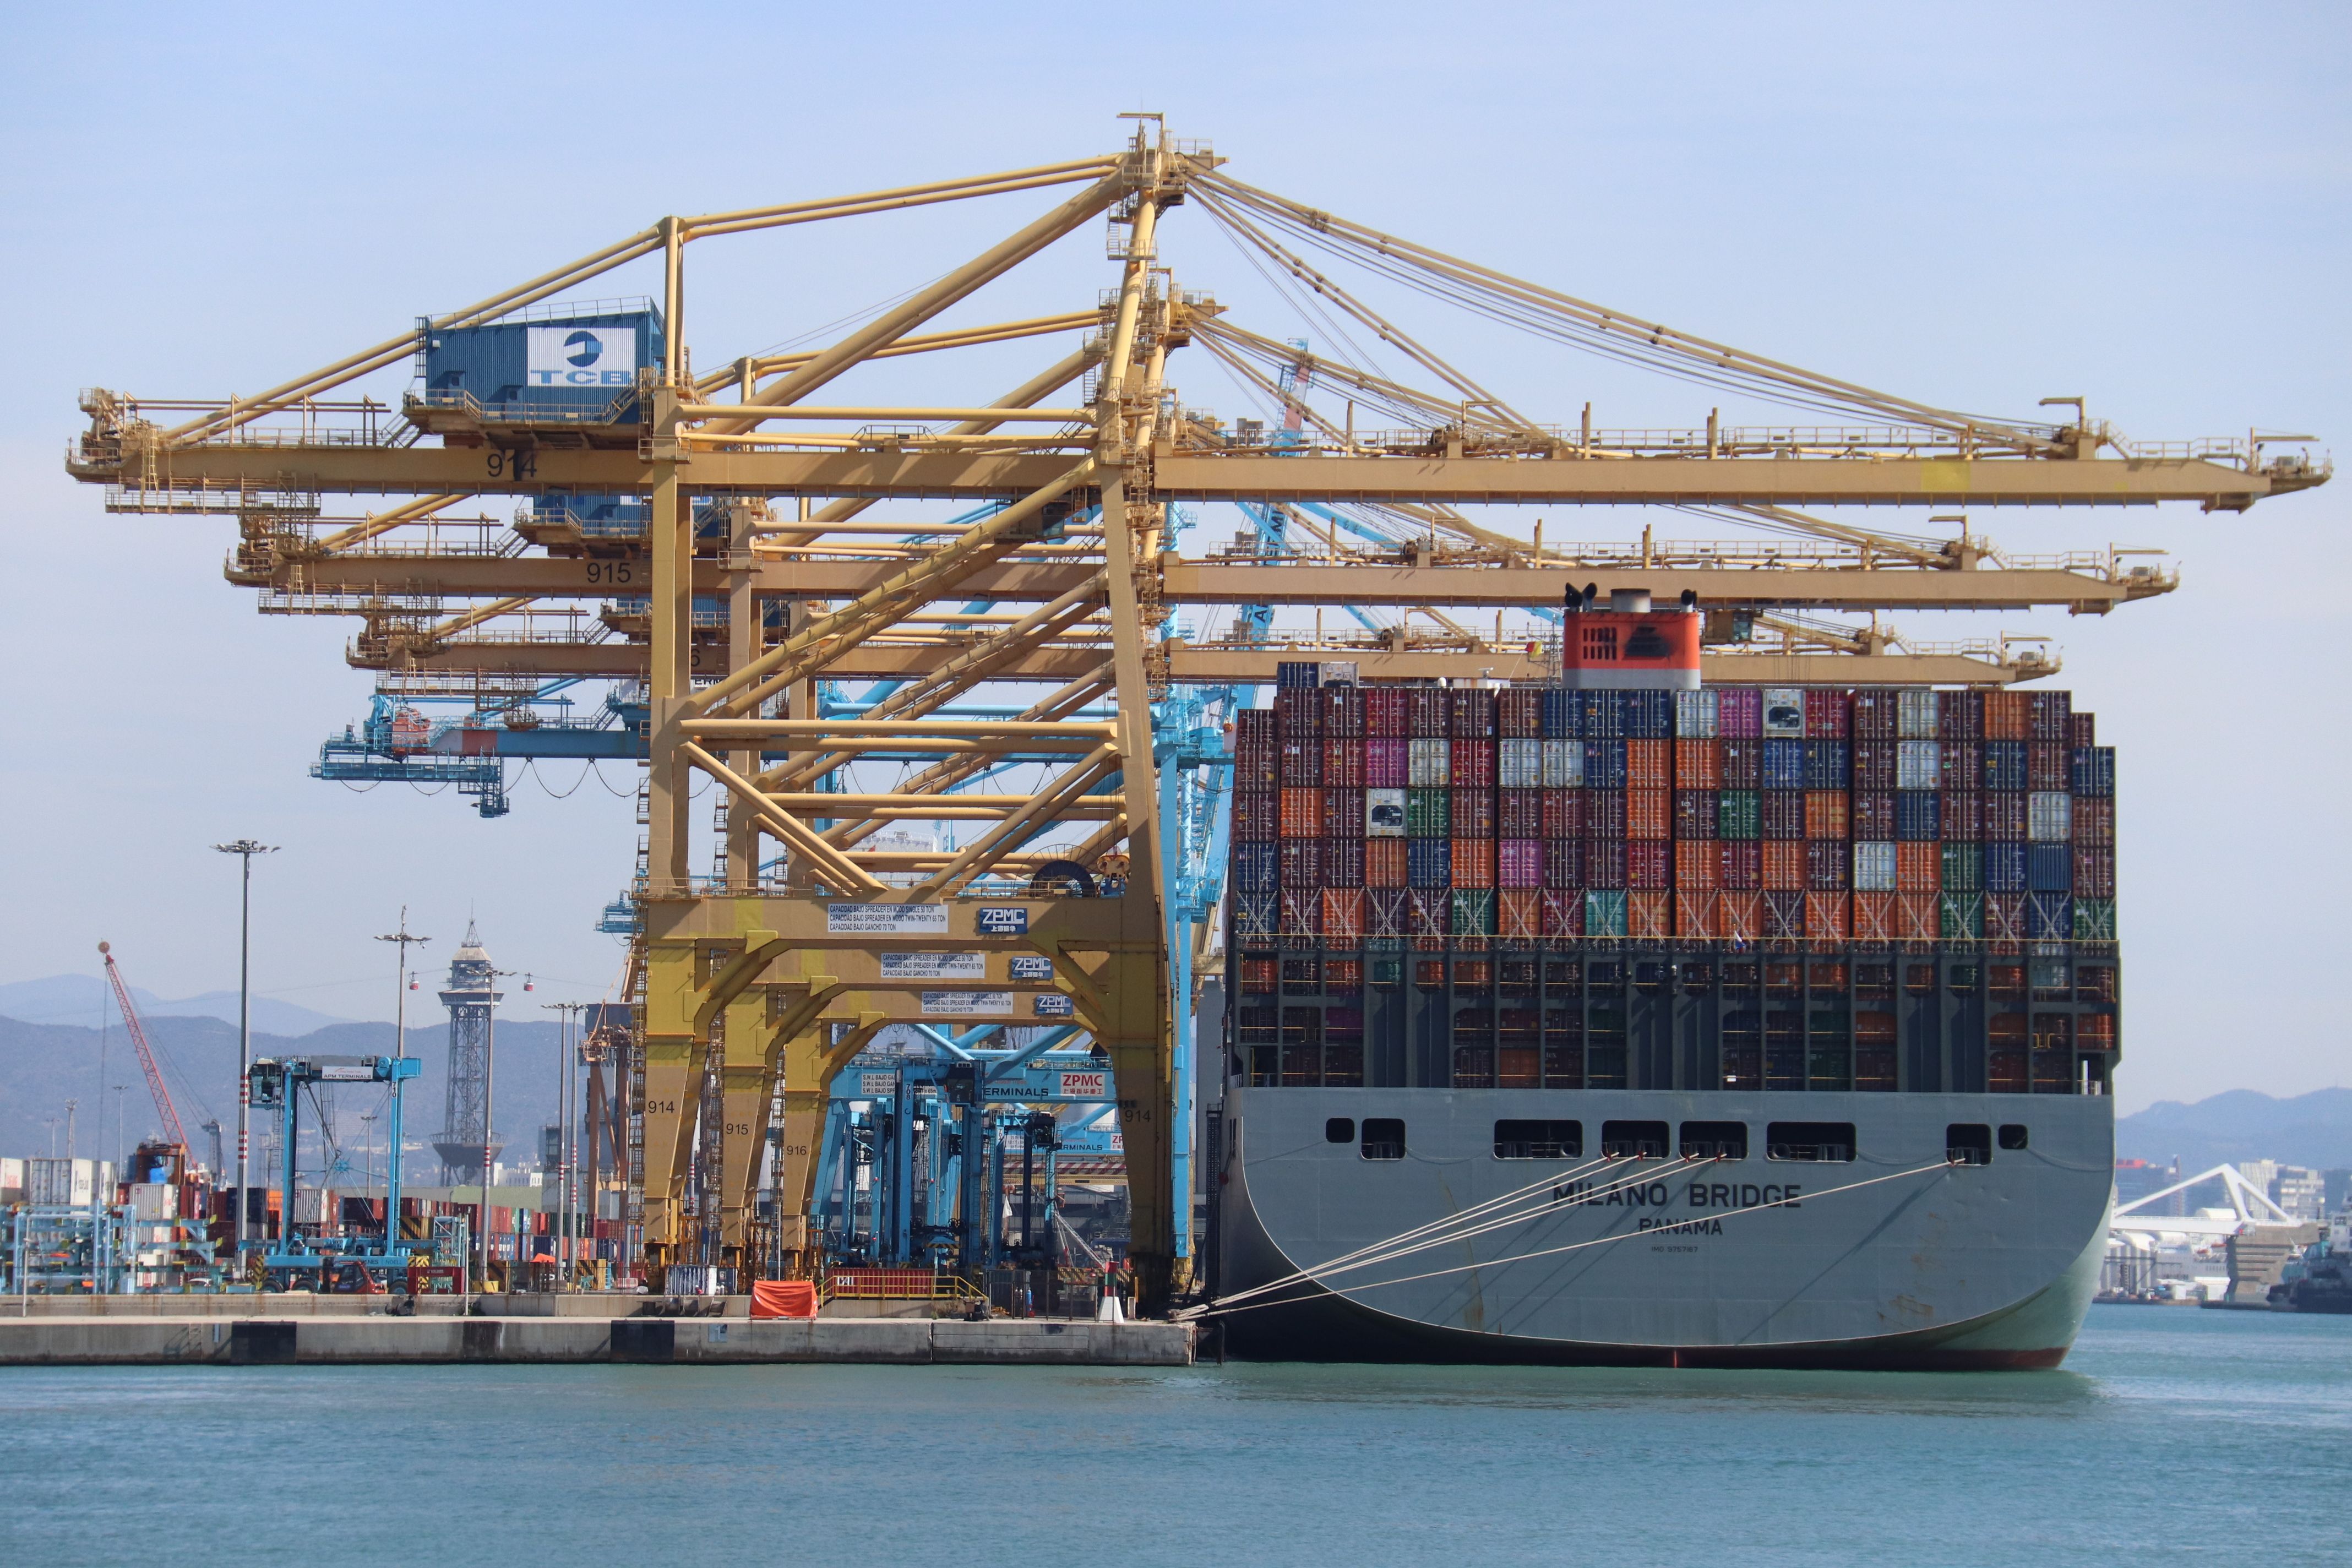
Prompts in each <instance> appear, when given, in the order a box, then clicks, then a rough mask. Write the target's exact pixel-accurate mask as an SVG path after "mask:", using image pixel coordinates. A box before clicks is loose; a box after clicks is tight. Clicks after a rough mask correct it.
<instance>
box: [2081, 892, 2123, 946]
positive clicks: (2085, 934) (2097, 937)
mask: <svg viewBox="0 0 2352 1568" xmlns="http://www.w3.org/2000/svg"><path fill="white" fill-rule="evenodd" d="M2074 940H2075V941H2076V942H2113V941H2115V940H2116V901H2115V900H2113V899H2076V900H2074Z"/></svg>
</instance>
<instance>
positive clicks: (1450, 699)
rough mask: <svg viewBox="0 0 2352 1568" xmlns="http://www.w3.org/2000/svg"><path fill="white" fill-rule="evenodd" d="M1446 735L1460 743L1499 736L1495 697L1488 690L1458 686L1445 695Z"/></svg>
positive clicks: (1486, 739)
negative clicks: (1497, 732) (1496, 723)
mask: <svg viewBox="0 0 2352 1568" xmlns="http://www.w3.org/2000/svg"><path fill="white" fill-rule="evenodd" d="M1445 732H1446V733H1447V734H1448V735H1451V736H1452V737H1454V739H1455V740H1457V741H1488V740H1492V739H1494V736H1495V694H1494V693H1493V692H1492V691H1489V690H1487V689H1486V688H1484V687H1478V686H1467V687H1463V686H1457V687H1455V688H1454V689H1452V690H1450V691H1448V692H1446V694H1445Z"/></svg>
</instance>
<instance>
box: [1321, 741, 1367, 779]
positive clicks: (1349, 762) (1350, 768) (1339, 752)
mask: <svg viewBox="0 0 2352 1568" xmlns="http://www.w3.org/2000/svg"><path fill="white" fill-rule="evenodd" d="M1323 787H1324V788H1325V789H1361V788H1363V787H1364V742H1363V739H1362V737H1360V736H1339V735H1326V736H1325V737H1324V738H1323Z"/></svg>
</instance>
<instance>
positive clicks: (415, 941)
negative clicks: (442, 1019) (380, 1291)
mask: <svg viewBox="0 0 2352 1568" xmlns="http://www.w3.org/2000/svg"><path fill="white" fill-rule="evenodd" d="M432 940H433V939H432V938H431V937H429V936H411V935H409V934H408V906H407V905H406V904H403V905H401V906H400V929H399V930H398V931H392V932H389V933H388V934H386V935H383V936H380V937H378V938H376V941H378V942H398V943H399V944H400V963H399V964H398V966H397V967H395V968H394V970H393V972H392V1017H393V1025H392V1027H393V1047H392V1059H393V1060H394V1061H398V1060H400V1059H401V1058H404V1057H405V1056H407V1055H408V950H409V949H410V948H411V947H422V946H424V945H425V943H426V942H431V941H432ZM392 1092H393V1093H394V1094H398V1093H399V1092H400V1085H399V1084H398V1083H397V1082H395V1083H394V1085H393V1086H392ZM384 1184H385V1185H384V1201H385V1203H386V1204H387V1205H391V1206H390V1207H387V1208H386V1209H385V1211H384V1220H383V1225H384V1230H383V1245H384V1249H385V1250H386V1251H390V1250H391V1249H392V1244H393V1243H394V1241H395V1240H397V1239H399V1237H400V1216H399V1215H396V1214H394V1213H393V1212H392V1209H393V1208H397V1207H398V1206H399V1205H398V1202H397V1198H398V1189H399V1187H400V1151H399V1150H398V1149H393V1150H391V1151H389V1152H388V1154H387V1156H386V1163H385V1165H384Z"/></svg>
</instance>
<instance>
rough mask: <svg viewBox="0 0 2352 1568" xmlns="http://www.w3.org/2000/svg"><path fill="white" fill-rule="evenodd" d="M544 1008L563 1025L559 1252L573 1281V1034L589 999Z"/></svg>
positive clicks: (558, 1101)
mask: <svg viewBox="0 0 2352 1568" xmlns="http://www.w3.org/2000/svg"><path fill="white" fill-rule="evenodd" d="M540 1005H541V1007H542V1008H543V1009H544V1010H546V1011H547V1012H550V1013H553V1014H554V1015H556V1019H557V1022H558V1023H560V1024H561V1025H562V1030H561V1031H560V1033H561V1036H562V1037H561V1038H560V1039H559V1040H558V1041H557V1042H556V1050H555V1059H556V1064H557V1065H556V1070H557V1073H558V1075H559V1076H558V1077H557V1079H556V1080H555V1124H556V1132H555V1171H556V1176H555V1180H556V1190H555V1213H556V1221H555V1223H556V1227H557V1228H556V1237H557V1239H556V1243H555V1254H556V1257H557V1258H558V1259H559V1260H560V1261H561V1264H562V1268H561V1269H560V1272H561V1273H562V1277H563V1279H565V1280H567V1281H569V1280H570V1279H571V1278H572V1268H573V1267H574V1266H575V1263H576V1258H575V1256H574V1255H575V1253H576V1252H577V1250H578V1248H577V1246H576V1244H575V1243H574V1242H573V1240H572V1121H573V1118H572V1083H573V1080H574V1079H576V1078H578V1076H579V1066H578V1064H577V1063H576V1062H574V1061H573V1060H572V1030H573V1028H574V1026H575V1025H576V1024H577V1022H578V1020H579V1017H580V1015H581V1014H582V1013H583V1012H585V1011H587V1008H588V1004H586V1003H585V1002H542V1003H541V1004H540Z"/></svg>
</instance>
